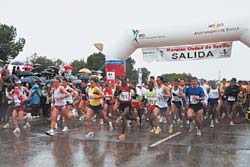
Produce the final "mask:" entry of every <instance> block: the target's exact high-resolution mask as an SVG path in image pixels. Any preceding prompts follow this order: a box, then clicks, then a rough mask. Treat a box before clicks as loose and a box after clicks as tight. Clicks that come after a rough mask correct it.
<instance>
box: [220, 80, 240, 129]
mask: <svg viewBox="0 0 250 167" xmlns="http://www.w3.org/2000/svg"><path fill="white" fill-rule="evenodd" d="M236 81H237V80H236V78H233V79H232V80H231V81H230V85H229V86H228V87H227V88H226V89H225V92H224V97H225V99H226V112H227V114H228V116H229V119H230V125H234V119H235V116H236V112H235V107H236V104H237V101H238V95H239V93H240V87H239V86H238V85H237V84H236Z"/></svg>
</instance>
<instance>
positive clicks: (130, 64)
mask: <svg viewBox="0 0 250 167" xmlns="http://www.w3.org/2000/svg"><path fill="white" fill-rule="evenodd" d="M134 65H135V60H133V59H132V58H128V59H127V60H126V73H127V74H126V76H127V78H128V79H129V80H130V81H132V83H134V84H135V83H137V81H138V77H139V71H138V70H137V69H134ZM149 75H150V71H149V70H148V69H147V68H145V67H144V68H142V82H144V83H146V82H147V80H148V77H149Z"/></svg>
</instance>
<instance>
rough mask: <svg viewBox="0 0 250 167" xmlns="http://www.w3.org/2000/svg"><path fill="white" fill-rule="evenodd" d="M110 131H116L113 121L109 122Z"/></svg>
mask: <svg viewBox="0 0 250 167" xmlns="http://www.w3.org/2000/svg"><path fill="white" fill-rule="evenodd" d="M109 129H110V130H111V131H112V130H114V127H113V124H112V122H111V121H109Z"/></svg>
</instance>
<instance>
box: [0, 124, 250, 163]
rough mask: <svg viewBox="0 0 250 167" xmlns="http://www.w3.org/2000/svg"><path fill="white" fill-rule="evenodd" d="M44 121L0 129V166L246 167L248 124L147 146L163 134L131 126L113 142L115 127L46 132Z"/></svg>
mask: <svg viewBox="0 0 250 167" xmlns="http://www.w3.org/2000/svg"><path fill="white" fill-rule="evenodd" d="M44 130H47V127H46V126H45V125H40V126H34V127H33V128H32V129H31V130H26V131H24V132H23V133H22V135H21V136H20V137H16V136H14V135H13V134H12V132H11V131H10V130H3V129H0V167H115V166H119V167H144V166H145V167H158V166H169V167H171V166H174V167H182V166H183V167H186V166H191V167H196V166H202V167H220V166H225V167H231V166H235V167H241V166H242V167H249V166H250V124H239V125H235V126H232V127H230V126H228V125H221V124H220V125H218V126H217V127H216V128H215V129H210V128H205V129H204V130H203V136H202V137H196V136H195V131H193V132H192V133H188V132H186V131H184V130H181V132H182V134H181V135H179V136H177V137H174V138H172V139H171V140H168V141H166V142H164V143H162V144H159V145H158V146H156V147H155V148H149V147H148V146H149V145H150V144H152V143H155V142H156V141H159V140H160V139H163V138H165V137H167V136H169V134H167V132H166V131H167V129H164V131H163V133H162V134H161V135H160V136H153V135H150V134H149V132H148V130H146V129H145V128H144V129H141V130H130V132H129V136H128V138H127V140H126V141H124V142H119V141H117V132H115V131H108V130H107V129H106V128H98V129H97V133H96V135H95V137H94V138H90V139H89V138H86V137H85V133H86V132H85V128H74V129H73V130H71V131H70V132H69V133H67V134H58V135H56V136H53V137H50V136H47V135H45V134H44V133H43V132H44Z"/></svg>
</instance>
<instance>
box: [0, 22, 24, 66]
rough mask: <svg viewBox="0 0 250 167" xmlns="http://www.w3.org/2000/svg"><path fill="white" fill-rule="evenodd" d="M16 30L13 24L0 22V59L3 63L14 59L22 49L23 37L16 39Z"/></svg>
mask: <svg viewBox="0 0 250 167" xmlns="http://www.w3.org/2000/svg"><path fill="white" fill-rule="evenodd" d="M16 37H17V32H16V28H15V27H13V26H8V25H5V24H0V59H1V60H2V62H3V63H4V64H6V63H8V62H9V60H11V59H14V58H16V57H17V56H18V54H19V53H20V52H21V51H22V50H23V47H24V45H25V39H24V38H19V39H16Z"/></svg>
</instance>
